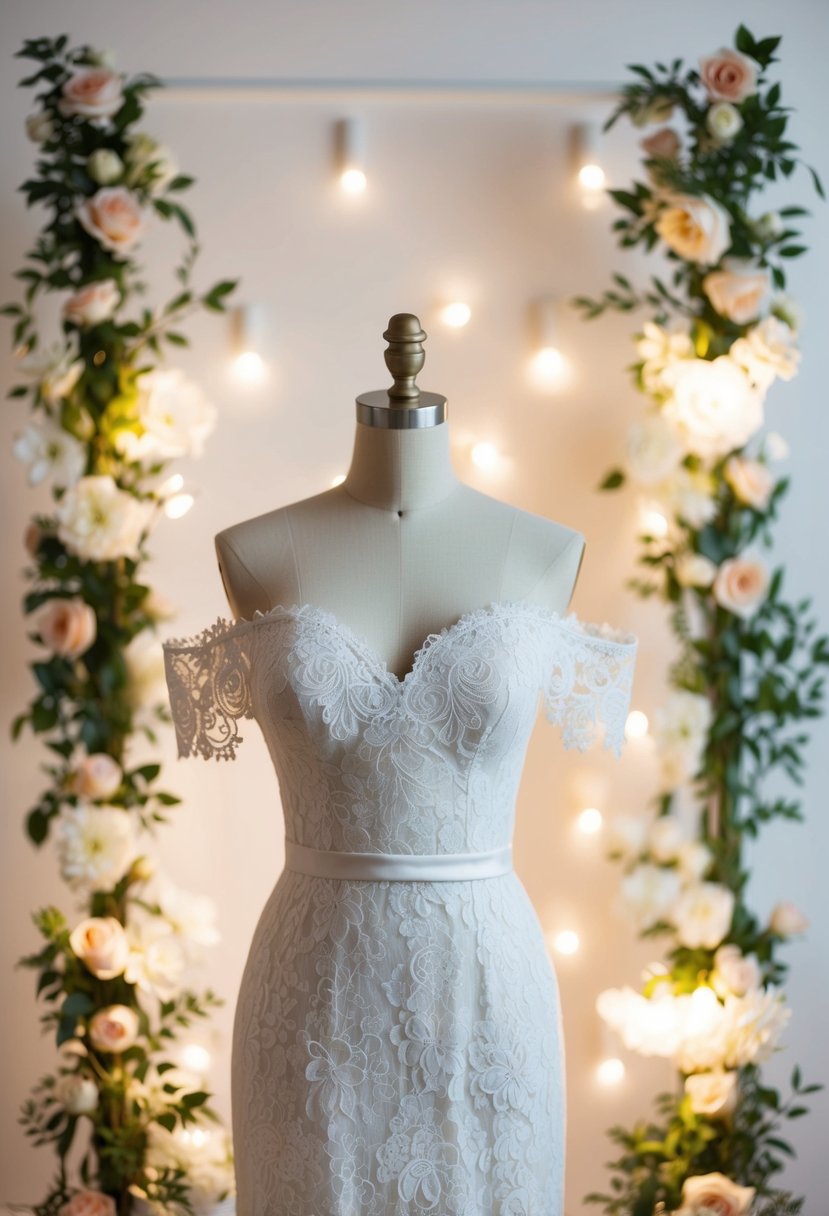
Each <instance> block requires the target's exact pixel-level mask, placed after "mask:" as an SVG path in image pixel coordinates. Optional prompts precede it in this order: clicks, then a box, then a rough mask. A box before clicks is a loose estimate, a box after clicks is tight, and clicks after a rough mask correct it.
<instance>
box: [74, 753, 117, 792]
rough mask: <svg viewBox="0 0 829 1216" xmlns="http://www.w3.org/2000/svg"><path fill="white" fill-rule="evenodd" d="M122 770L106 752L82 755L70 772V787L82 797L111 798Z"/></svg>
mask: <svg viewBox="0 0 829 1216" xmlns="http://www.w3.org/2000/svg"><path fill="white" fill-rule="evenodd" d="M123 773H124V770H123V769H122V768H121V765H120V764H119V763H118V761H117V760H116V759H114V757H112V756H109V755H107V753H106V752H91V753H90V754H89V755H88V756H84V757H83V759H82V760H81V761H80V763H79V764H78V766H77V768H76V769H75V770H74V772H73V773H72V781H71V784H72V789H73V790H74V791H75V793H76V794H80V796H81V797H82V798H111V797H112V795H113V794H114V793H115V791H116V790H117V789H118V786H119V785H120V784H121V780H122V778H123Z"/></svg>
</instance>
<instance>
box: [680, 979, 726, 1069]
mask: <svg viewBox="0 0 829 1216" xmlns="http://www.w3.org/2000/svg"><path fill="white" fill-rule="evenodd" d="M676 1004H677V1019H678V1022H679V1028H678V1033H677V1045H676V1050H675V1051H674V1052H673V1061H674V1065H675V1066H676V1067H677V1068H678V1069H679V1070H680V1071H681V1072H701V1071H702V1070H703V1069H706V1068H720V1067H722V1066H723V1064H724V1061H725V1057H726V1055H727V1054H728V1035H729V1030H730V1021H729V1018H728V1015H727V1014H726V1011H725V1006H724V1005H723V1003H722V1002H721V1001H720V1000H719V999H718V998H717V995H716V993H715V992H714V991H713V989H712V988H709V987H708V985H707V984H700V986H699V987H698V988H695V989H694V991H693V992H691V993H686V994H684V995H682V996H679V997H677V998H676Z"/></svg>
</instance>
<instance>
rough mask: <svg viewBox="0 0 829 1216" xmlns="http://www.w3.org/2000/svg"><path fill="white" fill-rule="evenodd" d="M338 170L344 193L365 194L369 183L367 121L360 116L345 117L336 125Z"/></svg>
mask: <svg viewBox="0 0 829 1216" xmlns="http://www.w3.org/2000/svg"><path fill="white" fill-rule="evenodd" d="M336 145H337V155H336V159H337V172H338V174H339V179H340V188H341V190H342V191H343V193H344V194H351V195H356V194H363V193H364V191H365V189H366V187H367V185H368V178H367V177H366V165H365V161H366V152H365V123H364V122H363V121H362V119H359V118H343V119H340V121H339V122H338V123H337V125H336Z"/></svg>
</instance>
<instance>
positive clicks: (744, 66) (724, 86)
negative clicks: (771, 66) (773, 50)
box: [699, 46, 757, 102]
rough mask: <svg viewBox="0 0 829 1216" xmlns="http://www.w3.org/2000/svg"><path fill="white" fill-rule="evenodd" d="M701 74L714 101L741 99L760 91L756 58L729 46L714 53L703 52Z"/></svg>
mask: <svg viewBox="0 0 829 1216" xmlns="http://www.w3.org/2000/svg"><path fill="white" fill-rule="evenodd" d="M699 74H700V79H701V80H702V83H703V85H704V86H705V91H706V92H707V94H708V96H709V97H710V98H711V100H712V101H732V102H741V101H745V99H746V98H747V97H751V95H752V94H753V93H756V92H757V68H756V66H755V64H754V62H753V60H751V59H749V58H748V56H747V55H743V54H741V53H740V51H734V50H732V49H731V48H730V47H727V46H724V47H723V48H722V49H721V50H719V51H717V52H716V53H715V54H713V55H703V57H702V59H700V61H699Z"/></svg>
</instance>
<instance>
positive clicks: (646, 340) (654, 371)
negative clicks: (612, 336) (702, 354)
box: [636, 318, 695, 397]
mask: <svg viewBox="0 0 829 1216" xmlns="http://www.w3.org/2000/svg"><path fill="white" fill-rule="evenodd" d="M636 351H637V354H638V355H639V358H640V359H641V360H642V384H643V385H644V387H645V390H646V391H647V392H649V393H651V394H653V395H654V396H656V397H658V396H660V395H661V394H664V392H665V385H664V384H663V383H662V373H663V371H664V370H665V368H666V367H669V366H670V365H671V364H672V363H675V362H676V361H677V360H678V359H693V358H694V357H695V356H694V344H693V342H692V340H691V332H690V323H689V322H688V321H687V320H685V318H680V319H678V320H674V321H673V322H672V323H671V325H670V326H669V327H668V328H663V327H662V326H661V325H657V324H656V323H655V322H653V321H646V322H645V323H644V325H643V326H642V333H641V334H640V335H639V336H638V337H637V339H636Z"/></svg>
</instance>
